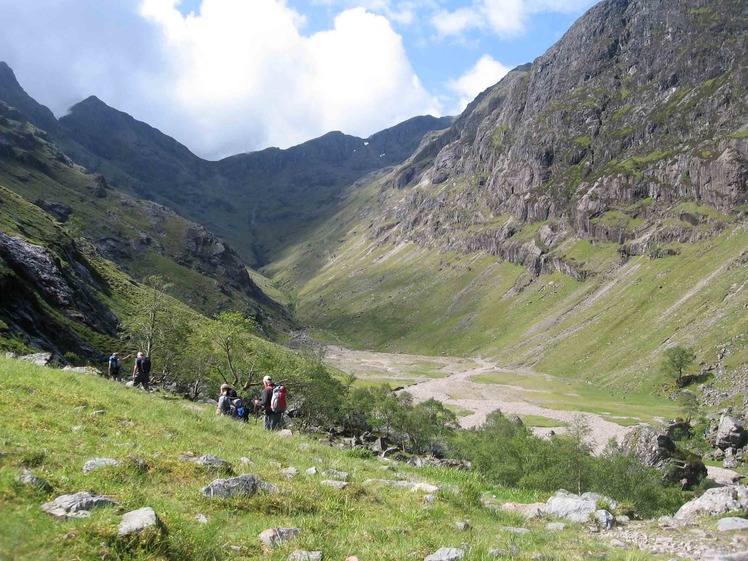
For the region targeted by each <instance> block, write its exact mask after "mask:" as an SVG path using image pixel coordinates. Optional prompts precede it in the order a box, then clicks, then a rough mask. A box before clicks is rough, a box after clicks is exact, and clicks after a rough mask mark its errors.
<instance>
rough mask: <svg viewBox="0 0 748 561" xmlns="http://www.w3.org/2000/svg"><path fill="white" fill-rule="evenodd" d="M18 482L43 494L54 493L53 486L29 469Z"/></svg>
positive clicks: (24, 471)
mask: <svg viewBox="0 0 748 561" xmlns="http://www.w3.org/2000/svg"><path fill="white" fill-rule="evenodd" d="M16 481H18V483H20V484H21V485H26V486H28V487H33V488H34V489H36V490H37V491H40V492H42V493H49V492H51V491H52V486H51V485H50V484H49V482H48V481H47V480H46V479H42V478H41V477H37V476H36V475H34V474H33V473H31V472H30V471H29V470H27V469H24V470H23V473H22V474H21V475H19V476H18V477H17V478H16Z"/></svg>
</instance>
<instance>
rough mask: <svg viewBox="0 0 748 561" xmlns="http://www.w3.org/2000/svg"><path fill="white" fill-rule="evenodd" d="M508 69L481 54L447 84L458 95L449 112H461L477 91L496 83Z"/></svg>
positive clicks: (479, 91) (476, 94)
mask: <svg viewBox="0 0 748 561" xmlns="http://www.w3.org/2000/svg"><path fill="white" fill-rule="evenodd" d="M510 70H511V69H510V68H507V67H506V66H504V65H503V64H501V63H500V62H499V61H497V60H494V59H493V58H492V57H491V56H490V55H483V56H482V57H481V58H480V60H478V62H477V63H476V64H475V66H473V67H472V68H471V69H470V70H468V71H467V72H466V73H465V74H463V75H462V76H461V77H460V78H458V79H457V80H453V81H451V82H449V84H448V85H447V87H448V88H449V89H450V90H452V91H453V92H454V93H455V94H456V95H457V96H459V101H458V103H457V106H456V107H455V110H454V111H452V112H451V113H453V114H457V113H461V112H462V111H463V110H464V109H465V107H467V105H468V103H470V102H471V101H473V100H474V99H475V98H476V97H477V96H478V94H479V93H481V92H482V91H483V90H485V89H486V88H489V87H490V86H493V85H494V84H496V83H497V82H498V81H499V80H501V79H502V78H503V77H504V76H506V74H507V73H508V72H509V71H510Z"/></svg>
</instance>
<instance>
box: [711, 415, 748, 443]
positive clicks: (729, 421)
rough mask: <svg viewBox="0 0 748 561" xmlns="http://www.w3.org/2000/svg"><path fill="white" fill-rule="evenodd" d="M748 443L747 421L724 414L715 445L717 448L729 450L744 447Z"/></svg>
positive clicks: (720, 420) (720, 421)
mask: <svg viewBox="0 0 748 561" xmlns="http://www.w3.org/2000/svg"><path fill="white" fill-rule="evenodd" d="M746 444H748V432H746V430H745V423H744V422H743V421H741V420H739V419H736V418H735V417H731V416H729V415H722V417H720V419H719V428H718V429H717V435H716V441H715V445H716V446H717V448H720V449H722V450H727V449H728V448H742V447H743V446H745V445H746Z"/></svg>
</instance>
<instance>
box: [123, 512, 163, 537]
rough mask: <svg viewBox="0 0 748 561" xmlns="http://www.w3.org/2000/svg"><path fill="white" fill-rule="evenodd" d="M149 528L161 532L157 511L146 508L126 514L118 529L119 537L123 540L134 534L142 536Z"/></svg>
mask: <svg viewBox="0 0 748 561" xmlns="http://www.w3.org/2000/svg"><path fill="white" fill-rule="evenodd" d="M149 528H153V529H154V530H160V529H161V521H160V520H159V519H158V516H156V511H154V510H153V509H152V508H151V507H149V506H146V507H143V508H139V509H138V510H133V511H131V512H127V513H125V514H124V515H123V516H122V520H121V521H120V523H119V527H118V528H117V535H118V536H119V537H121V538H123V537H125V536H129V535H132V534H140V533H141V532H143V531H144V530H147V529H149Z"/></svg>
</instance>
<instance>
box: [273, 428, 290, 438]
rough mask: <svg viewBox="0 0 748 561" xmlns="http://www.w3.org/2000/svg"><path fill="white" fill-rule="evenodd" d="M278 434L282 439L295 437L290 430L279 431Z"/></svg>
mask: <svg viewBox="0 0 748 561" xmlns="http://www.w3.org/2000/svg"><path fill="white" fill-rule="evenodd" d="M277 434H278V436H279V437H281V438H288V437H289V436H293V433H292V432H291V431H290V430H289V429H283V430H279V431H278V433H277Z"/></svg>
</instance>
